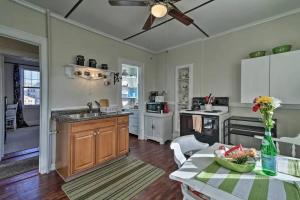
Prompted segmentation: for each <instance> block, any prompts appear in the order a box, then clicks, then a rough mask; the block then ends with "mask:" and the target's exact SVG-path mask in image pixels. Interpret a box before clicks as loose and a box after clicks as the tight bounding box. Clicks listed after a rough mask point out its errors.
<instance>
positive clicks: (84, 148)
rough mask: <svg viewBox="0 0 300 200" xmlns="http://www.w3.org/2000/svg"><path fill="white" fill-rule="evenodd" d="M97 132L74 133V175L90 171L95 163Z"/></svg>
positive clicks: (72, 159) (72, 164) (72, 149)
mask: <svg viewBox="0 0 300 200" xmlns="http://www.w3.org/2000/svg"><path fill="white" fill-rule="evenodd" d="M94 135H95V131H82V132H78V133H73V135H72V144H71V153H72V157H71V166H72V168H71V169H72V174H74V173H76V172H78V171H82V170H85V169H89V168H91V167H93V166H94V163H95V139H94V137H95V136H94Z"/></svg>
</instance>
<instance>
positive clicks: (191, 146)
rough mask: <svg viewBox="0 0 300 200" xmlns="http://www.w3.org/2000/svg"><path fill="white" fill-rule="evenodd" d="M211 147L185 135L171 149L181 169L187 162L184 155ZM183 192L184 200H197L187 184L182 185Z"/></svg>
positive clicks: (175, 140) (175, 141)
mask: <svg viewBox="0 0 300 200" xmlns="http://www.w3.org/2000/svg"><path fill="white" fill-rule="evenodd" d="M208 146H209V145H208V144H207V143H202V142H199V141H198V140H197V139H196V138H195V136H194V135H185V136H181V137H178V138H176V139H174V140H173V141H172V143H171V146H170V147H171V149H172V150H173V151H174V160H175V162H176V164H177V166H178V168H180V167H181V166H182V165H183V163H184V162H185V161H186V157H185V155H184V154H186V153H187V152H195V151H199V150H202V149H205V148H207V147H208ZM181 191H182V195H183V200H195V199H196V198H193V197H192V194H191V193H190V191H189V189H188V186H187V185H185V184H182V185H181Z"/></svg>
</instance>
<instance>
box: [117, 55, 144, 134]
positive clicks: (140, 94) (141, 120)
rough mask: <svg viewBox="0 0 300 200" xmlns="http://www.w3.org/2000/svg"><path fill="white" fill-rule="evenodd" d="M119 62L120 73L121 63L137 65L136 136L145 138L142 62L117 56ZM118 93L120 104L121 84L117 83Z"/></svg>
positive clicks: (120, 69)
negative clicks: (137, 129) (137, 131)
mask: <svg viewBox="0 0 300 200" xmlns="http://www.w3.org/2000/svg"><path fill="white" fill-rule="evenodd" d="M118 63H119V70H118V71H119V72H120V74H122V64H127V65H132V66H137V67H138V69H139V70H138V76H139V77H138V80H139V83H138V98H139V100H138V102H139V110H140V112H139V125H140V126H139V136H138V138H139V139H140V140H144V139H145V134H144V113H145V111H146V107H145V98H144V85H145V84H144V80H145V79H144V63H141V62H138V61H135V60H130V59H126V58H119V60H118ZM119 95H120V98H119V99H120V105H122V84H119Z"/></svg>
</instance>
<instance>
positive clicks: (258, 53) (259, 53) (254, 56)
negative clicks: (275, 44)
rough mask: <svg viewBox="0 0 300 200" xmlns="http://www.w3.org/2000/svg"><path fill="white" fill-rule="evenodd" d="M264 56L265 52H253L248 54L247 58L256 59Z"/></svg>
mask: <svg viewBox="0 0 300 200" xmlns="http://www.w3.org/2000/svg"><path fill="white" fill-rule="evenodd" d="M265 55H266V51H254V52H251V53H250V54H249V57H250V58H256V57H261V56H265Z"/></svg>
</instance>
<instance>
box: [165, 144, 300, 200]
mask: <svg viewBox="0 0 300 200" xmlns="http://www.w3.org/2000/svg"><path fill="white" fill-rule="evenodd" d="M220 145H223V144H220V143H215V144H214V145H212V146H210V147H208V148H206V149H203V150H201V151H198V152H196V153H195V154H193V155H192V156H191V157H190V158H189V159H188V160H187V161H186V162H185V163H184V164H183V165H182V166H181V167H180V169H178V170H176V171H174V172H172V173H171V174H170V175H169V178H170V179H172V180H175V181H178V182H181V183H183V186H189V187H191V188H193V190H195V191H197V192H200V193H202V194H204V195H206V196H208V197H210V198H211V199H216V200H246V199H244V198H240V197H238V196H235V195H233V194H230V193H227V192H225V191H222V190H220V189H218V188H217V187H213V186H211V185H208V184H207V183H204V182H202V181H200V180H197V179H196V178H195V176H196V175H197V174H199V173H200V172H201V171H202V170H203V169H205V168H206V167H208V166H209V165H210V164H211V163H212V162H213V159H214V151H215V150H216V149H219V146H220ZM225 146H228V145H225ZM228 147H230V146H228ZM256 169H257V170H259V169H261V164H260V162H259V161H258V162H257V165H256ZM270 178H275V179H279V180H283V181H288V182H294V183H298V184H300V178H297V177H294V176H290V175H287V174H283V173H279V172H278V173H277V175H276V176H272V177H270ZM298 186H299V185H298ZM183 192H187V191H183ZM186 195H190V194H186ZM275 196H276V195H275ZM275 198H276V197H275ZM278 198H279V196H278ZM190 199H193V198H192V196H190ZM273 200H275V199H273Z"/></svg>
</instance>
